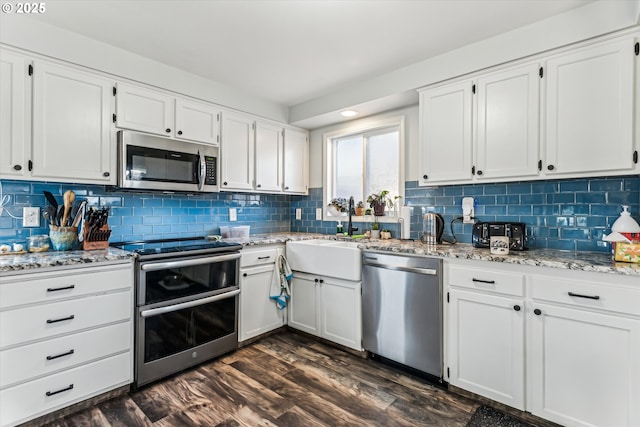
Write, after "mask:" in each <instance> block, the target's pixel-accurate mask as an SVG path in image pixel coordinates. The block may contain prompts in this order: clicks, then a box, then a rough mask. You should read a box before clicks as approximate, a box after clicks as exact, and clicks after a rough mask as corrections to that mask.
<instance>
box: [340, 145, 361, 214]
mask: <svg viewBox="0 0 640 427" xmlns="http://www.w3.org/2000/svg"><path fill="white" fill-rule="evenodd" d="M362 144H363V140H362V136H356V137H349V138H346V139H339V140H336V141H335V169H334V170H335V187H334V194H333V196H332V197H344V198H345V199H348V198H349V196H353V197H354V198H355V200H356V202H357V201H358V200H363V195H362V189H363V188H364V186H363V180H364V174H363V170H362V168H363V164H364V162H363V159H362V156H363V148H362Z"/></svg>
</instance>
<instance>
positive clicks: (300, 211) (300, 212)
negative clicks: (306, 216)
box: [296, 208, 302, 219]
mask: <svg viewBox="0 0 640 427" xmlns="http://www.w3.org/2000/svg"><path fill="white" fill-rule="evenodd" d="M296 219H302V209H301V208H296Z"/></svg>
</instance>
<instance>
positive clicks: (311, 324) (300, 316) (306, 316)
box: [289, 272, 320, 336]
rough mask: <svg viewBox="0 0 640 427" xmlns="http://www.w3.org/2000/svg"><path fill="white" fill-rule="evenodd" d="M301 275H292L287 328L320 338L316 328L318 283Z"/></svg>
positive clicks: (314, 279)
mask: <svg viewBox="0 0 640 427" xmlns="http://www.w3.org/2000/svg"><path fill="white" fill-rule="evenodd" d="M316 280H318V279H316V278H311V277H308V276H306V275H303V274H299V273H297V272H296V273H294V275H293V279H291V300H290V304H289V326H291V327H292V328H295V329H300V330H301V331H304V332H307V333H310V334H312V335H316V336H320V329H319V327H318V286H317V284H318V282H316Z"/></svg>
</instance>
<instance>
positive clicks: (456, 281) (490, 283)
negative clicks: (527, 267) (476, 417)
mask: <svg viewBox="0 0 640 427" xmlns="http://www.w3.org/2000/svg"><path fill="white" fill-rule="evenodd" d="M449 285H452V286H461V287H463V288H470V289H479V290H484V291H491V292H497V293H501V294H506V295H515V296H523V295H524V275H522V274H518V273H508V272H504V271H495V270H488V269H483V268H474V267H466V266H459V265H449Z"/></svg>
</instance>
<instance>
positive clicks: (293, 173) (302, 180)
mask: <svg viewBox="0 0 640 427" xmlns="http://www.w3.org/2000/svg"><path fill="white" fill-rule="evenodd" d="M284 191H285V192H286V193H300V194H307V192H308V191H309V139H308V135H307V133H306V132H301V131H298V130H294V129H285V131H284Z"/></svg>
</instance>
